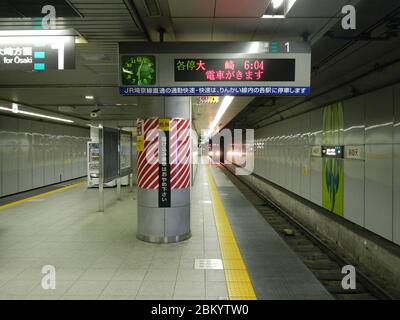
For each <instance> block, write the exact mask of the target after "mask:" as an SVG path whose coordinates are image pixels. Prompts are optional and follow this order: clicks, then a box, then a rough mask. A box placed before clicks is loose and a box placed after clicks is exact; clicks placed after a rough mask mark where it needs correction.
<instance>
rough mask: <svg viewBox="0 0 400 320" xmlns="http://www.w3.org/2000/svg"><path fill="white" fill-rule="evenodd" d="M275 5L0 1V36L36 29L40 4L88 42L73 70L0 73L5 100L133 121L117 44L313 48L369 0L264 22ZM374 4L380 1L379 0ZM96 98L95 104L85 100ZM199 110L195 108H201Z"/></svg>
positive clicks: (208, 112)
mask: <svg viewBox="0 0 400 320" xmlns="http://www.w3.org/2000/svg"><path fill="white" fill-rule="evenodd" d="M270 1H271V0H190V1H188V0H46V1H41V0H40V1H36V0H35V1H33V0H32V1H27V0H13V1H4V0H0V12H2V14H0V30H12V29H18V30H20V29H33V28H35V26H37V23H38V19H35V17H36V18H37V17H40V16H42V15H41V13H40V11H38V9H37V8H38V7H41V5H42V2H46V4H50V5H54V6H55V8H56V10H57V28H58V29H67V28H73V29H75V30H76V31H77V32H78V33H79V34H81V35H82V36H83V37H84V38H85V39H86V40H87V42H88V43H84V44H77V46H76V69H75V70H64V71H46V72H42V73H28V72H13V73H10V72H7V73H5V72H1V73H0V99H2V100H8V101H13V102H18V103H21V104H26V105H30V106H33V107H38V108H40V109H47V110H50V111H53V112H57V113H61V114H68V115H70V116H76V117H80V118H83V119H89V120H90V119H91V118H90V113H91V112H92V111H93V110H101V114H100V115H99V117H98V118H97V119H96V120H97V121H100V120H135V119H136V118H137V117H140V116H141V113H142V110H145V108H146V105H145V103H146V102H145V101H146V99H138V98H135V97H121V96H120V95H119V93H118V86H119V81H118V42H124V41H139V42H140V41H142V42H143V41H159V32H158V30H160V28H163V29H164V30H165V36H164V40H165V41H256V40H260V41H262V40H268V39H270V38H273V37H280V38H285V37H287V38H289V37H290V38H293V37H295V38H300V39H302V38H303V37H304V36H307V37H308V38H309V39H310V40H311V41H312V43H316V42H317V41H318V40H319V39H321V38H322V36H323V35H324V34H325V33H326V32H327V31H329V30H330V29H332V28H333V27H334V26H335V25H336V24H337V23H338V21H339V14H340V11H341V8H342V6H343V5H344V4H348V3H354V4H357V3H359V2H360V1H361V2H368V1H369V2H370V0H352V1H350V0H297V2H296V3H295V5H294V6H293V7H292V9H291V10H290V12H289V14H288V16H287V18H285V19H262V18H261V16H262V15H263V14H264V12H265V10H266V8H267V6H268V5H269V3H270ZM374 1H375V0H374ZM86 95H92V96H94V97H95V99H94V100H87V99H85V96H86ZM251 100H253V99H252V98H236V99H235V100H234V103H233V104H232V107H230V109H229V110H228V112H227V113H226V114H225V116H224V117H223V119H222V120H221V125H225V124H226V123H228V122H229V121H230V120H231V119H232V118H233V117H234V116H235V115H236V114H238V113H239V112H240V111H241V110H243V109H244V108H245V107H246V106H247V105H248V104H249V103H250V102H251ZM218 106H219V105H218V104H217V105H214V104H213V105H206V106H201V108H199V106H196V98H194V99H193V108H194V109H193V116H194V118H195V119H196V120H195V121H196V127H197V129H198V131H200V130H201V129H202V128H203V127H205V128H207V127H208V126H209V125H210V123H211V121H212V119H213V116H214V115H215V113H216V112H217V110H218ZM196 108H197V109H196Z"/></svg>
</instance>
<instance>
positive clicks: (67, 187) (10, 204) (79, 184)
mask: <svg viewBox="0 0 400 320" xmlns="http://www.w3.org/2000/svg"><path fill="white" fill-rule="evenodd" d="M84 183H85V182H84V181H83V182H79V183H75V184H71V185H69V186H66V187H62V188H59V189H56V190H52V191H48V192H45V193H41V194H38V195H36V196H33V197H29V198H25V199H22V200H18V201H14V202H10V203H7V204H5V205H2V206H0V210H1V209H7V208H10V207H13V206H16V205H18V204H22V203H25V202H28V201H32V200H35V199H40V198H44V197H48V196H51V195H53V194H55V193H58V192H62V191H65V190H67V189H72V188H75V187H79V186H81V185H82V184H84Z"/></svg>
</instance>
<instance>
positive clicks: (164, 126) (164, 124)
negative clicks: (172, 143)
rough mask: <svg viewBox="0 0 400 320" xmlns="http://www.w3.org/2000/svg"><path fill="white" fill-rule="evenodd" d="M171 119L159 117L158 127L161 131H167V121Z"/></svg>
mask: <svg viewBox="0 0 400 320" xmlns="http://www.w3.org/2000/svg"><path fill="white" fill-rule="evenodd" d="M170 120H171V119H169V118H160V119H158V127H159V129H160V130H161V131H169V122H170Z"/></svg>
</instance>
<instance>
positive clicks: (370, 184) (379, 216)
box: [365, 144, 393, 240]
mask: <svg viewBox="0 0 400 320" xmlns="http://www.w3.org/2000/svg"><path fill="white" fill-rule="evenodd" d="M392 188H393V146H392V145H391V144H387V145H383V144H382V145H367V146H366V148H365V227H366V228H367V229H369V230H371V231H373V232H375V233H377V234H379V235H381V236H382V237H384V238H386V239H389V240H392V239H393V227H392V226H393V205H392V195H393V189H392Z"/></svg>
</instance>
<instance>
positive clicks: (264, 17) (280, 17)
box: [261, 14, 285, 19]
mask: <svg viewBox="0 0 400 320" xmlns="http://www.w3.org/2000/svg"><path fill="white" fill-rule="evenodd" d="M261 18H263V19H284V18H285V16H284V15H283V14H264V15H263V16H262V17H261Z"/></svg>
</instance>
